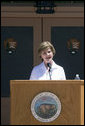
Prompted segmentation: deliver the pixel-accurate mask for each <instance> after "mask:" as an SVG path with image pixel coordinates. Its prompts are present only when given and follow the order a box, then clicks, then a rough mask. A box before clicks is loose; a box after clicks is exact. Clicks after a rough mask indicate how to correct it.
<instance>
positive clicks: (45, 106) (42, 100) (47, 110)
mask: <svg viewBox="0 0 85 126" xmlns="http://www.w3.org/2000/svg"><path fill="white" fill-rule="evenodd" d="M31 112H32V114H33V116H34V117H35V118H36V119H37V120H38V121H40V122H51V121H53V120H55V119H56V118H57V117H58V116H59V115H60V112H61V102H60V100H59V98H58V97H57V96H56V95H55V94H53V93H51V92H42V93H39V94H38V95H36V96H35V97H34V99H33V100H32V103H31Z"/></svg>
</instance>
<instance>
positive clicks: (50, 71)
mask: <svg viewBox="0 0 85 126" xmlns="http://www.w3.org/2000/svg"><path fill="white" fill-rule="evenodd" d="M49 77H50V80H52V78H51V71H50V68H49Z"/></svg>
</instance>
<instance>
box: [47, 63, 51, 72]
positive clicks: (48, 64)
mask: <svg viewBox="0 0 85 126" xmlns="http://www.w3.org/2000/svg"><path fill="white" fill-rule="evenodd" d="M47 66H48V67H49V71H50V69H51V64H50V63H47Z"/></svg>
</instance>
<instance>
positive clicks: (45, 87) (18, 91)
mask: <svg viewBox="0 0 85 126" xmlns="http://www.w3.org/2000/svg"><path fill="white" fill-rule="evenodd" d="M44 92H48V93H52V94H54V95H55V96H56V97H58V99H59V101H60V103H61V104H60V105H61V111H60V113H58V114H59V115H58V117H57V118H55V119H54V120H51V121H50V119H51V118H50V114H52V112H55V110H56V109H55V106H54V105H51V104H50V106H49V104H48V105H47V104H45V102H46V97H48V96H45V97H44V98H43V99H44V100H45V102H44V104H43V105H41V106H39V107H38V105H40V101H41V99H40V100H39V101H38V100H36V103H37V104H38V105H36V106H37V108H38V113H39V114H40V109H42V110H43V111H42V112H43V113H44V115H45V116H44V117H45V118H46V119H47V121H43V119H42V120H41V121H40V120H38V119H37V118H36V116H34V115H33V113H32V106H31V105H32V102H33V99H36V96H38V94H42V93H44ZM54 95H53V96H54ZM53 96H52V97H53ZM37 98H38V97H37ZM10 99H11V107H10V124H11V125H83V124H84V80H59V81H58V80H51V81H50V80H47V81H46V80H43V81H41V80H10ZM43 99H42V100H43ZM48 99H49V98H48ZM48 99H47V100H48ZM50 99H51V100H49V101H50V102H51V101H52V104H53V102H54V101H55V100H54V101H53V99H52V98H50ZM47 102H48V101H47ZM49 107H50V111H49V112H51V113H50V114H49V113H45V112H47V109H48V108H49ZM36 113H37V112H36ZM46 114H47V115H46ZM48 114H49V115H48ZM54 115H55V114H54ZM41 116H42V118H43V115H41ZM48 116H49V118H48ZM45 118H44V119H45Z"/></svg>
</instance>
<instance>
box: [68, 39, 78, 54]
mask: <svg viewBox="0 0 85 126" xmlns="http://www.w3.org/2000/svg"><path fill="white" fill-rule="evenodd" d="M67 47H68V49H69V51H70V52H71V54H75V53H77V52H78V50H79V48H80V41H78V40H77V39H76V38H71V39H69V40H68V42H67Z"/></svg>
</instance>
